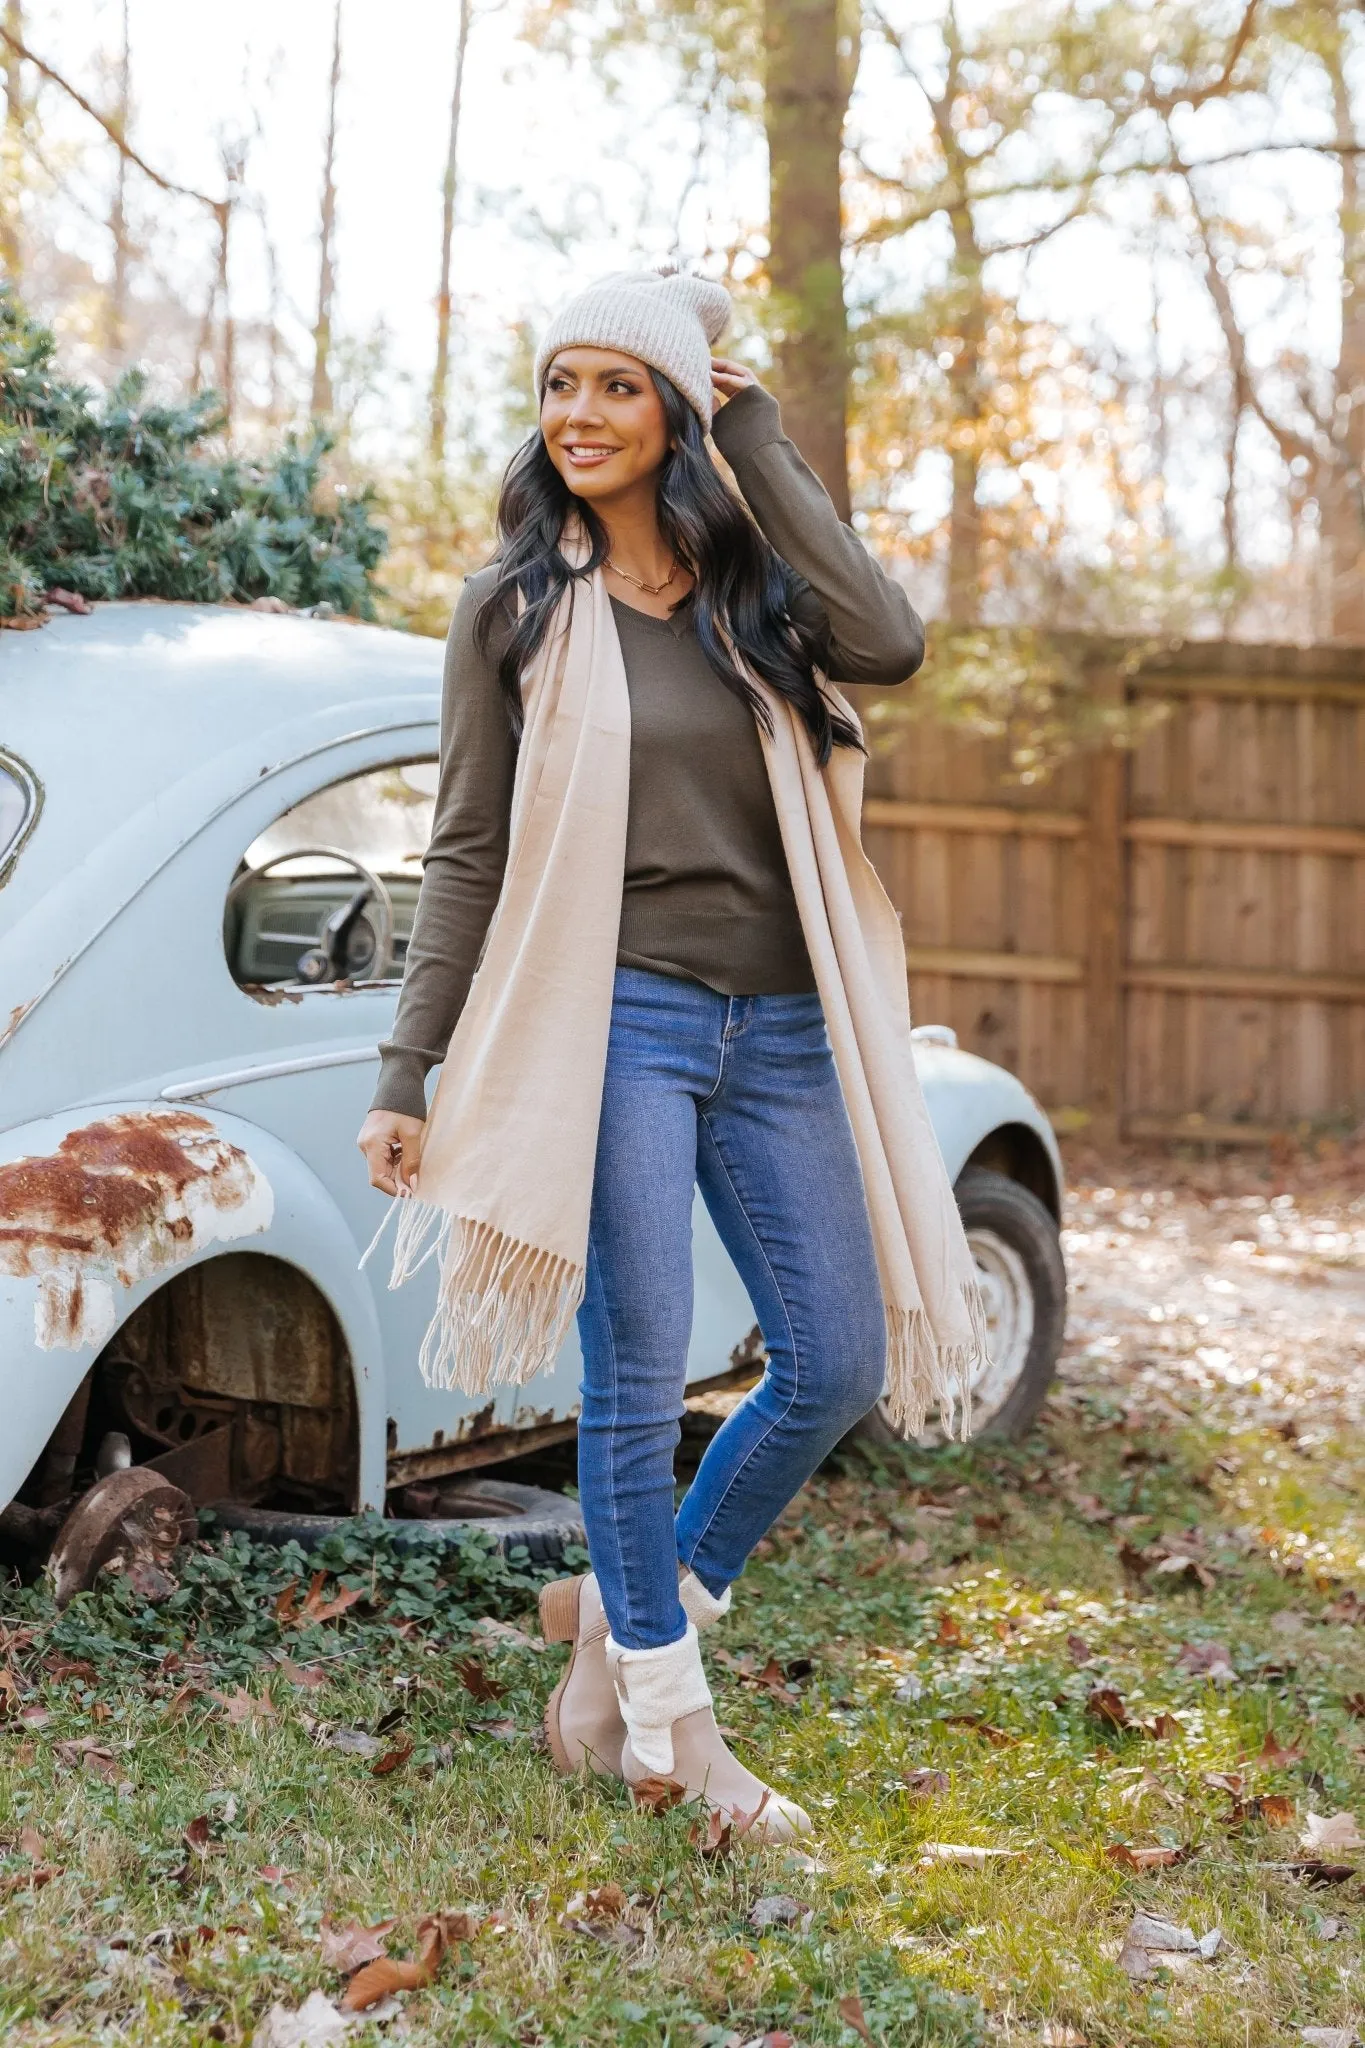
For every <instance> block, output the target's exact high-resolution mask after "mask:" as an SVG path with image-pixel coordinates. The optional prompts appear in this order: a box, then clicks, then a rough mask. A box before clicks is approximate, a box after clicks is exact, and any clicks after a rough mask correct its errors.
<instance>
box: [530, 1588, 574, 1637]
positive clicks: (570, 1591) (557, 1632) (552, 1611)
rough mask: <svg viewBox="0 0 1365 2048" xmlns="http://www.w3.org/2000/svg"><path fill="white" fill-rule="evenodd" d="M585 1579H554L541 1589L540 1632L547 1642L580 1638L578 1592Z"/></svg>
mask: <svg viewBox="0 0 1365 2048" xmlns="http://www.w3.org/2000/svg"><path fill="white" fill-rule="evenodd" d="M582 1584H583V1581H582V1579H581V1578H576V1579H553V1580H552V1581H551V1582H550V1584H549V1585H548V1586H542V1587H541V1589H540V1602H539V1605H540V1633H541V1635H542V1636H543V1637H544V1638H545V1641H546V1642H547V1643H572V1642H576V1641H577V1640H578V1594H579V1589H580V1587H581V1586H582Z"/></svg>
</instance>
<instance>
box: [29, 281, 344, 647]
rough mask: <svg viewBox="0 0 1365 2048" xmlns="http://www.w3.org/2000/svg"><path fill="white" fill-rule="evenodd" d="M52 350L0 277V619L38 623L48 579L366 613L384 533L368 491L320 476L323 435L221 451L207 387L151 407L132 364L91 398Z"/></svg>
mask: <svg viewBox="0 0 1365 2048" xmlns="http://www.w3.org/2000/svg"><path fill="white" fill-rule="evenodd" d="M55 353H56V342H55V337H54V336H53V334H52V333H51V331H50V329H48V328H46V327H43V326H41V325H40V324H39V323H38V322H37V321H35V320H32V319H30V318H29V317H28V315H27V314H25V313H24V311H23V310H22V308H21V307H20V305H19V304H18V302H17V300H16V299H15V297H14V295H13V293H12V292H11V291H9V290H8V289H6V288H5V287H3V286H0V619H6V618H8V619H11V620H14V619H18V618H23V617H29V618H36V617H37V616H38V615H40V614H41V612H42V609H43V593H44V592H45V591H47V590H50V589H53V588H54V587H59V588H62V589H65V590H70V591H75V592H77V593H78V594H79V595H80V596H81V597H85V598H114V597H162V598H178V599H181V600H183V601H186V602H191V603H204V602H208V603H219V602H222V601H223V600H226V599H236V600H238V601H248V602H249V601H250V600H251V599H253V598H257V597H276V598H279V599H281V600H282V601H283V602H284V603H285V604H289V605H297V606H312V605H318V604H327V605H330V606H332V607H333V608H334V609H335V610H336V611H338V612H351V613H353V614H355V615H356V616H357V617H359V618H363V619H368V618H373V616H374V611H375V597H376V595H378V586H377V585H376V583H375V570H376V569H377V567H378V565H379V562H380V560H381V559H382V557H383V554H384V549H385V535H384V533H383V530H382V529H381V528H380V527H379V526H378V525H377V524H376V523H375V520H374V518H373V517H372V513H373V510H374V499H373V494H372V493H371V492H370V491H369V490H368V489H366V490H363V491H349V492H348V491H347V490H345V488H344V487H341V486H336V487H328V486H327V485H325V484H324V481H323V476H322V464H323V459H324V457H325V456H326V454H327V452H328V449H329V448H330V447H331V445H332V444H331V441H330V439H329V437H328V436H327V435H326V434H325V433H323V432H321V431H318V430H315V431H314V432H313V433H312V435H311V436H310V437H309V438H308V439H307V440H301V439H299V438H298V437H297V436H295V435H292V434H291V435H288V436H287V437H286V438H285V440H284V442H283V444H282V446H281V447H280V449H279V450H278V452H277V453H275V454H274V455H273V456H271V457H270V458H269V459H268V460H265V461H260V462H255V461H245V460H240V459H238V458H235V457H232V456H228V455H222V454H217V453H214V452H212V450H211V447H210V445H208V444H210V443H211V441H212V437H213V436H214V435H216V434H217V433H219V432H220V431H221V428H222V425H223V418H222V412H221V407H220V403H219V400H218V397H217V395H216V394H215V393H213V392H204V393H201V394H199V395H197V396H195V397H193V398H190V399H188V400H187V401H186V402H185V403H183V404H179V405H162V404H157V403H155V402H154V401H153V400H151V399H149V398H148V396H147V379H146V377H145V375H144V374H143V373H142V372H141V371H140V370H129V371H127V372H125V374H124V375H123V376H122V377H120V378H119V380H118V382H117V383H116V384H115V385H114V386H113V387H112V388H111V389H110V390H109V391H108V392H105V393H102V394H98V393H95V392H93V391H91V390H89V389H87V388H86V387H85V386H83V385H79V384H75V383H72V382H70V381H68V380H67V379H66V378H64V377H63V376H62V375H61V373H60V372H59V370H58V369H57V368H56V366H55V362H54V358H55Z"/></svg>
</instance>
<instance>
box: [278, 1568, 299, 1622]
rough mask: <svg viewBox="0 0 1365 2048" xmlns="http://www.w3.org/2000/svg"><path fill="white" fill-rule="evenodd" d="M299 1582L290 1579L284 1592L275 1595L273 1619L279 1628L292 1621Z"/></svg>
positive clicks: (295, 1609)
mask: <svg viewBox="0 0 1365 2048" xmlns="http://www.w3.org/2000/svg"><path fill="white" fill-rule="evenodd" d="M298 1590H299V1582H298V1580H297V1579H291V1580H290V1581H289V1584H288V1585H287V1586H286V1587H285V1588H284V1590H283V1591H282V1592H280V1593H277V1594H276V1595H275V1619H276V1621H277V1622H278V1623H279V1624H280V1627H281V1628H285V1627H287V1626H288V1624H289V1623H290V1622H291V1621H293V1619H294V1616H295V1613H296V1611H297V1608H298Z"/></svg>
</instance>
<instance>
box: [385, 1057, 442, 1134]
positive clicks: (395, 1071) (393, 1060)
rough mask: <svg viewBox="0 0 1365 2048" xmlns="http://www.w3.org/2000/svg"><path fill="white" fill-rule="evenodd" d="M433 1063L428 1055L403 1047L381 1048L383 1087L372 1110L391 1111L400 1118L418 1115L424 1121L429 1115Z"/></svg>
mask: <svg viewBox="0 0 1365 2048" xmlns="http://www.w3.org/2000/svg"><path fill="white" fill-rule="evenodd" d="M432 1064H433V1062H432V1061H431V1060H430V1059H429V1058H428V1057H427V1055H426V1054H425V1053H421V1052H412V1051H411V1050H410V1049H409V1048H408V1047H407V1046H403V1045H381V1046H380V1048H379V1086H378V1087H377V1088H376V1089H375V1091H374V1100H373V1101H372V1102H371V1104H370V1108H371V1109H387V1110H391V1111H392V1112H393V1113H394V1115H396V1116H415V1117H420V1118H421V1119H422V1120H423V1121H425V1119H426V1113H427V1089H426V1079H427V1072H428V1069H429V1068H430V1067H431V1066H432Z"/></svg>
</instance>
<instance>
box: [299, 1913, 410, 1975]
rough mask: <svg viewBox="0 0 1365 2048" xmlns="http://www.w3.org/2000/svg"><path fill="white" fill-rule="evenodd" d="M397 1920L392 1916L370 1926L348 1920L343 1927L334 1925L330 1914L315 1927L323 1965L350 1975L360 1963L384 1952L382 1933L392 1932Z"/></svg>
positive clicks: (370, 1960) (377, 1959)
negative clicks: (319, 1925)
mask: <svg viewBox="0 0 1365 2048" xmlns="http://www.w3.org/2000/svg"><path fill="white" fill-rule="evenodd" d="M397 1924H398V1923H397V1922H396V1921H394V1920H379V1921H376V1923H375V1925H374V1926H373V1927H362V1926H361V1924H360V1922H359V1921H358V1920H348V1921H347V1922H346V1925H345V1926H344V1927H334V1926H333V1925H332V1922H331V1919H330V1918H328V1919H325V1920H324V1921H323V1923H322V1925H321V1927H320V1928H319V1929H318V1940H319V1942H320V1943H321V1945H322V1961H323V1966H324V1967H325V1968H326V1969H329V1970H341V1971H343V1972H344V1973H345V1975H346V1976H348V1977H349V1976H350V1974H351V1972H352V1971H353V1970H358V1969H360V1968H361V1967H362V1965H363V1964H365V1963H374V1962H378V1961H379V1959H380V1957H381V1956H382V1955H383V1954H384V1936H385V1935H386V1934H391V1933H392V1932H393V1929H394V1928H395V1927H396V1925H397Z"/></svg>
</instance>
